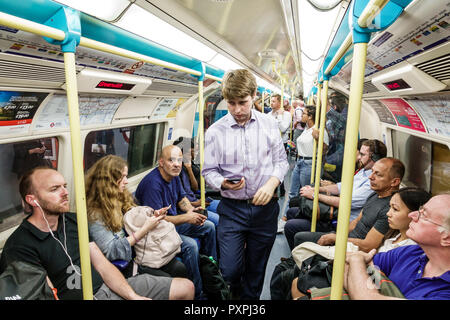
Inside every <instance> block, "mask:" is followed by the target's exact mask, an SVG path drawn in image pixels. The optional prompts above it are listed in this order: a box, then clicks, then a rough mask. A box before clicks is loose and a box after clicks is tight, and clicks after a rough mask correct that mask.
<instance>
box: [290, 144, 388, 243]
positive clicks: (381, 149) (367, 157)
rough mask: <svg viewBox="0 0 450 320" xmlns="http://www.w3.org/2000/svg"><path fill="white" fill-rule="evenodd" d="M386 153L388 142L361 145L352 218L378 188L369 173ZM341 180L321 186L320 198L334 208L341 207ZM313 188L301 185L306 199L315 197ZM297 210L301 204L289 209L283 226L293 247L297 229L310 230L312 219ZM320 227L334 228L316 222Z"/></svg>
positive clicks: (319, 229) (353, 195)
mask: <svg viewBox="0 0 450 320" xmlns="http://www.w3.org/2000/svg"><path fill="white" fill-rule="evenodd" d="M384 157H386V146H385V145H384V143H382V142H381V141H378V140H366V141H364V142H363V144H362V145H361V149H360V150H359V153H358V156H357V160H358V162H359V167H361V170H359V171H358V173H356V174H355V176H354V177H353V191H352V207H351V212H350V221H353V220H354V219H356V218H357V217H358V216H359V214H360V212H361V209H362V208H363V206H364V205H365V203H366V201H367V199H368V198H369V196H371V195H372V194H373V193H374V192H375V191H374V190H373V189H372V188H371V187H370V180H369V176H370V175H371V174H372V167H373V165H374V164H375V162H376V161H377V160H379V159H381V158H384ZM340 190H341V183H337V184H331V185H328V186H325V187H320V188H319V192H320V194H319V201H320V202H321V203H324V204H326V205H329V206H333V207H335V208H338V207H339V199H340V198H339V195H340ZM313 195H314V188H313V187H311V186H305V187H303V188H301V189H300V196H302V197H305V198H307V199H311V200H312V199H313ZM297 214H298V208H295V207H294V208H291V209H289V210H288V212H287V213H286V216H287V218H288V221H287V223H286V225H285V227H284V235H285V237H286V239H287V241H288V243H289V246H290V247H291V250H292V249H293V248H294V247H293V246H294V236H295V234H296V233H297V232H302V231H310V230H311V220H306V219H297V218H293V217H294V216H296V215H297ZM317 230H318V231H322V232H327V231H333V230H331V229H330V228H329V224H326V225H325V224H321V223H318V224H317Z"/></svg>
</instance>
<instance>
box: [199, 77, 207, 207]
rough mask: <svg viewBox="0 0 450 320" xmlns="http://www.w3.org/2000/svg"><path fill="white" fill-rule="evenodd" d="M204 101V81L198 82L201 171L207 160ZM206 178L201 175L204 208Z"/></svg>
mask: <svg viewBox="0 0 450 320" xmlns="http://www.w3.org/2000/svg"><path fill="white" fill-rule="evenodd" d="M204 104H205V103H204V101H203V81H199V82H198V135H199V138H200V139H199V140H200V141H199V144H200V172H202V170H203V163H204V162H205V152H204V151H205V120H204V113H205V111H204V109H205V108H204V107H205V106H204ZM205 189H206V188H205V178H204V177H203V176H202V175H200V204H201V206H202V208H203V209H205V208H206V199H205Z"/></svg>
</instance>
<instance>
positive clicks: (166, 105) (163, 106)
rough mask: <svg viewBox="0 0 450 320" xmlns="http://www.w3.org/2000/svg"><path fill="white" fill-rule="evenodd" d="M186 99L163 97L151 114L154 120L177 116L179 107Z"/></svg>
mask: <svg viewBox="0 0 450 320" xmlns="http://www.w3.org/2000/svg"><path fill="white" fill-rule="evenodd" d="M185 101H186V99H185V98H180V99H178V98H174V99H172V98H170V99H169V98H165V99H162V100H161V101H160V102H159V103H158V105H157V106H156V108H155V110H154V111H153V114H152V116H151V118H152V120H156V119H166V118H175V117H176V116H177V112H178V109H179V108H180V106H181V105H182V104H183V103H184V102H185Z"/></svg>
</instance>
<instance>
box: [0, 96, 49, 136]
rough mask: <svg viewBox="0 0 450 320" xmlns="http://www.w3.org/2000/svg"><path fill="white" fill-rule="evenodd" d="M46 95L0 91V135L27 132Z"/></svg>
mask: <svg viewBox="0 0 450 320" xmlns="http://www.w3.org/2000/svg"><path fill="white" fill-rule="evenodd" d="M47 95H48V93H36V92H16V91H0V133H1V134H16V133H24V132H27V131H28V129H29V127H30V124H31V121H32V120H33V116H34V114H35V113H36V110H37V109H38V108H39V106H40V105H41V103H42V101H44V99H45V98H46V97H47Z"/></svg>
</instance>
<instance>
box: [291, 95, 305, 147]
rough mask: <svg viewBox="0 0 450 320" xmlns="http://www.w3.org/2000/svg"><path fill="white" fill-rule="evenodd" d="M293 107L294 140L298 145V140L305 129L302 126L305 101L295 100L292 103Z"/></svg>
mask: <svg viewBox="0 0 450 320" xmlns="http://www.w3.org/2000/svg"><path fill="white" fill-rule="evenodd" d="M292 106H293V107H294V108H295V109H294V124H293V126H292V127H293V128H294V138H293V141H294V142H295V143H296V141H297V138H298V137H299V136H300V135H301V134H302V132H303V130H304V129H305V127H304V125H303V126H302V116H303V109H304V103H303V99H300V100H294V102H292Z"/></svg>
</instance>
